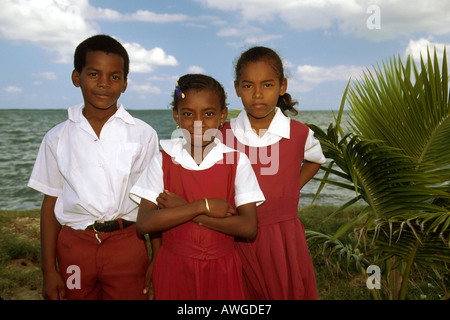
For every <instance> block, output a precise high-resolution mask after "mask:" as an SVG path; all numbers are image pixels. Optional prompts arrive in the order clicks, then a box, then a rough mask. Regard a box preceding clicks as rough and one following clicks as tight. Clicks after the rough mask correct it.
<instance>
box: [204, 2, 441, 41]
mask: <svg viewBox="0 0 450 320" xmlns="http://www.w3.org/2000/svg"><path fill="white" fill-rule="evenodd" d="M196 1H198V2H201V3H204V4H205V5H207V6H209V7H212V8H217V9H220V10H224V11H238V12H240V14H241V17H242V21H243V23H245V24H249V25H250V24H251V23H252V22H253V23H254V22H255V21H256V22H260V23H265V22H267V21H272V20H274V19H281V20H282V21H284V22H286V23H287V24H288V25H289V26H290V27H291V28H292V29H296V30H311V29H324V30H326V31H327V32H330V30H336V31H333V32H340V33H343V34H353V35H356V36H358V37H364V38H366V39H369V40H373V41H377V40H383V39H395V38H397V37H399V36H405V35H410V34H412V33H414V32H427V33H430V34H448V33H450V15H449V14H448V12H450V2H449V1H443V0H436V1H423V0H397V1H392V0H378V1H372V0H314V1H313V0H280V1H274V0H247V1H242V0H227V1H223V0H196ZM371 5H375V6H376V7H377V8H379V20H380V21H379V23H380V29H370V28H368V26H367V20H369V19H370V18H371V16H372V15H373V12H367V9H368V8H369V7H370V6H371Z"/></svg>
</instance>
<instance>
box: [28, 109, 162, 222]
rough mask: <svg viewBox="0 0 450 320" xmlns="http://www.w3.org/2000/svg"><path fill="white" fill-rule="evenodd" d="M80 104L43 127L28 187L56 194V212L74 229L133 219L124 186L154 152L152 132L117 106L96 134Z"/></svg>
mask: <svg viewBox="0 0 450 320" xmlns="http://www.w3.org/2000/svg"><path fill="white" fill-rule="evenodd" d="M83 107H84V106H83V104H80V105H76V106H73V107H70V108H69V110H68V115H69V119H68V120H66V121H65V122H62V123H60V124H58V125H57V126H55V127H54V128H52V129H51V130H50V131H49V132H47V134H46V135H45V137H44V139H43V141H42V143H41V146H40V149H39V152H38V155H37V159H36V163H35V165H34V168H33V171H32V173H31V177H30V180H29V182H28V186H29V187H31V188H33V189H35V190H37V191H39V192H42V193H44V194H47V195H50V196H53V197H58V199H57V201H56V205H55V216H56V218H57V220H58V221H59V223H60V224H61V225H67V226H69V227H71V228H73V229H78V230H84V229H85V228H86V227H87V226H89V225H91V224H92V223H93V222H94V221H95V220H114V219H118V218H123V219H126V220H131V221H135V220H136V216H137V211H138V206H137V205H136V203H135V202H134V201H132V200H131V199H130V198H129V191H130V189H131V187H132V186H133V184H134V183H135V182H136V181H137V180H138V178H139V176H140V174H141V173H142V171H143V170H144V169H145V167H146V166H147V164H148V162H149V161H150V159H151V158H152V156H153V155H154V154H155V153H156V152H158V136H157V133H156V131H155V130H154V129H153V128H152V127H150V125H148V124H147V123H145V122H144V121H142V120H139V119H136V118H133V117H132V116H131V115H130V114H129V113H128V112H127V111H126V110H125V109H124V108H123V106H122V105H118V109H117V111H116V112H115V114H114V115H112V116H111V117H110V118H109V119H108V121H107V122H106V123H105V124H104V126H103V128H102V131H101V133H100V137H97V135H96V133H95V132H94V130H93V129H92V127H91V125H90V124H89V122H88V120H87V119H86V118H85V117H84V116H83V114H82V110H83Z"/></svg>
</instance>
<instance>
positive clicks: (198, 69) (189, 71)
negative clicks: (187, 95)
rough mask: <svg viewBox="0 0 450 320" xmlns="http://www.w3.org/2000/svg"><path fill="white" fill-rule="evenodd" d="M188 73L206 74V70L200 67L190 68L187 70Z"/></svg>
mask: <svg viewBox="0 0 450 320" xmlns="http://www.w3.org/2000/svg"><path fill="white" fill-rule="evenodd" d="M187 72H188V73H205V69H204V68H202V67H199V66H190V67H189V68H188V69H187Z"/></svg>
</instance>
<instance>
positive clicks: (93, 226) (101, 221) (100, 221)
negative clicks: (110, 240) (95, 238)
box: [92, 220, 105, 233]
mask: <svg viewBox="0 0 450 320" xmlns="http://www.w3.org/2000/svg"><path fill="white" fill-rule="evenodd" d="M97 222H98V223H105V220H95V221H94V223H93V224H92V229H93V230H94V231H95V232H97V233H98V232H103V231H98V230H97V229H95V224H96V223H97Z"/></svg>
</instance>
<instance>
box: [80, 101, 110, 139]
mask: <svg viewBox="0 0 450 320" xmlns="http://www.w3.org/2000/svg"><path fill="white" fill-rule="evenodd" d="M116 111H117V106H111V107H110V108H108V109H98V108H95V107H86V106H85V107H84V109H83V115H84V117H85V118H86V119H87V120H88V122H89V124H90V125H91V127H92V129H93V130H94V132H95V133H96V135H97V137H99V138H100V132H101V131H102V128H103V125H104V124H105V123H106V121H108V119H109V118H111V116H112V115H114V114H115V113H116Z"/></svg>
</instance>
